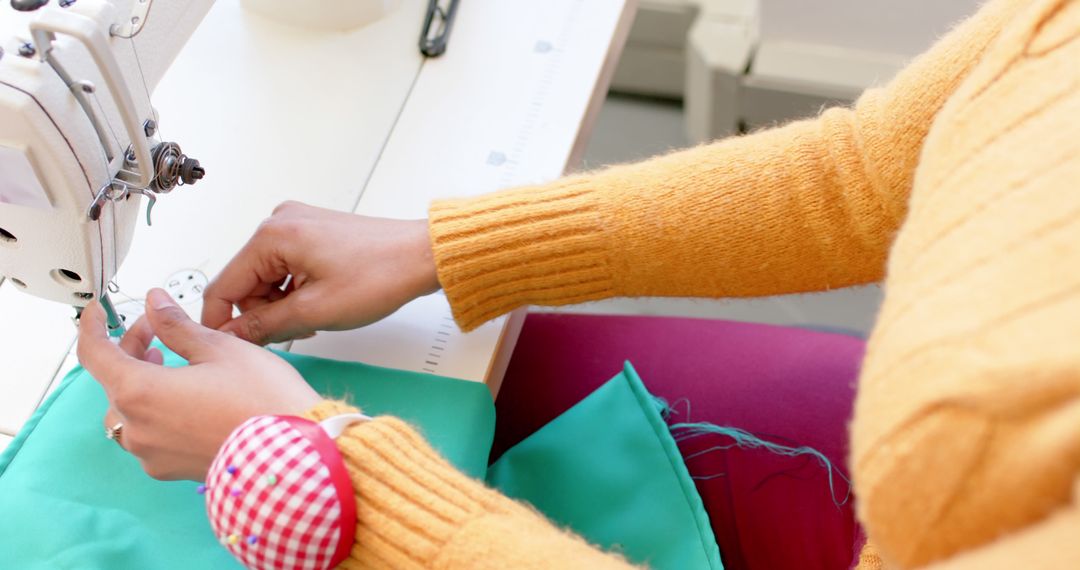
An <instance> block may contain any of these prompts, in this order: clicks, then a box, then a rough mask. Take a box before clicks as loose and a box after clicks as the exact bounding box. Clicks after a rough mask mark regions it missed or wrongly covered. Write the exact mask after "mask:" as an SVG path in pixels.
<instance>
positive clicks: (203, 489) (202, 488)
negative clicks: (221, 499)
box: [195, 485, 206, 495]
mask: <svg viewBox="0 0 1080 570" xmlns="http://www.w3.org/2000/svg"><path fill="white" fill-rule="evenodd" d="M195 492H196V493H198V494H200V495H205V494H206V485H199V486H198V487H195Z"/></svg>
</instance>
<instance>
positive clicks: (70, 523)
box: [0, 350, 722, 570]
mask: <svg viewBox="0 0 1080 570" xmlns="http://www.w3.org/2000/svg"><path fill="white" fill-rule="evenodd" d="M164 353H165V358H166V364H167V365H169V366H179V365H183V360H182V359H180V358H179V357H177V356H176V355H175V354H172V353H171V352H169V351H167V350H165V351H164ZM282 356H283V357H284V358H285V359H286V360H288V361H289V362H290V364H292V365H293V366H294V367H295V368H296V369H297V370H298V371H300V373H301V374H302V375H303V376H304V378H305V379H306V380H307V381H308V382H310V383H311V384H312V386H314V387H315V388H316V390H318V391H319V392H320V393H322V394H326V395H328V396H331V397H339V398H348V399H350V400H352V401H354V402H357V403H358V404H359V405H360V406H361V407H363V408H364V411H365V412H367V413H370V414H383V413H385V414H393V415H396V416H398V417H401V418H403V419H405V420H407V421H409V422H411V423H412V424H413V425H415V426H417V427H419V428H420V430H421V431H422V432H423V433H424V434H425V435H426V436H427V437H428V438H429V439H430V440H431V442H432V444H433V445H434V446H435V447H436V448H437V449H438V450H439V451H440V452H442V453H443V454H444V455H445V456H446V457H447V458H448V459H450V461H452V462H453V463H454V464H455V465H456V466H457V467H459V468H460V469H462V470H463V471H465V472H466V473H468V474H470V475H472V476H474V477H482V476H483V474H484V473H485V471H486V472H487V476H488V480H489V482H490V483H491V484H492V485H494V486H496V487H498V488H499V489H501V490H502V491H503V492H505V493H507V494H509V495H510V496H512V497H516V498H519V499H522V500H526V501H529V502H531V503H532V504H533V505H535V506H536V507H537V508H539V509H540V510H541V511H542V512H544V513H545V514H546V515H547V516H549V517H551V518H552V519H553V520H555V521H556V522H557V523H559V524H562V525H565V526H568V527H570V528H572V529H574V530H575V531H577V532H578V533H580V534H582V535H583V536H585V537H586V538H587V539H588V540H589V541H590V542H592V543H594V544H597V545H600V546H603V547H606V548H613V549H616V550H619V551H621V552H623V553H624V554H625V555H626V556H627V558H629V559H630V560H633V561H635V562H639V563H647V564H649V565H650V566H651V567H653V568H656V569H659V570H664V569H679V570H684V569H695V568H710V569H716V570H718V569H721V568H722V565H721V563H720V554H719V551H718V549H717V546H716V541H715V539H714V537H713V534H712V530H711V527H710V526H709V521H708V517H707V515H706V514H705V510H704V506H703V505H702V501H701V498H700V497H699V496H698V494H697V492H696V490H695V488H694V485H693V482H692V481H691V479H690V476H689V473H688V472H687V470H686V467H685V465H684V464H683V462H682V458H681V457H680V455H679V452H678V449H677V448H676V446H675V442H674V440H673V439H672V438H671V435H670V434H669V433H668V430H667V427H666V425H665V424H664V422H663V420H662V419H661V417H660V413H659V411H658V408H657V407H656V405H655V403H654V402H653V400H652V398H651V397H650V396H649V395H648V393H647V392H646V391H645V388H644V387H643V386H642V384H641V381H640V379H639V378H638V377H637V374H635V373H634V370H633V369H632V368H631V367H630V365H629V364H627V365H626V368H625V370H624V372H623V373H621V374H619V375H618V376H616V377H615V378H614V379H612V380H611V381H609V382H608V383H607V384H605V385H604V386H602V387H601V388H600V389H598V390H597V391H596V392H594V393H593V394H592V395H590V396H588V397H587V398H585V399H584V400H582V401H581V402H580V403H579V404H577V405H576V406H575V407H574V408H572V409H571V410H569V411H567V412H566V413H564V414H563V415H561V416H559V417H558V418H556V419H555V420H554V421H552V422H551V423H550V424H549V425H547V426H545V427H544V428H542V429H540V430H539V431H538V432H536V433H535V434H533V435H532V436H530V437H529V438H528V439H526V440H525V441H523V442H522V443H520V444H518V445H517V446H515V447H514V448H513V449H511V450H509V451H507V453H506V454H504V455H503V457H502V458H500V460H499V461H498V462H497V463H496V464H494V465H493V466H491V468H490V469H487V457H488V453H489V450H490V448H491V441H492V437H493V433H494V407H493V405H492V402H491V396H490V393H489V392H488V389H487V387H486V386H484V385H482V384H478V383H473V382H464V381H460V380H453V379H449V378H441V377H435V376H430V375H425V374H414V373H409V372H402V371H396V370H388V369H383V368H377V367H373V366H366V365H363V364H356V363H349V362H337V361H331V360H324V359H319V358H312V357H305V356H297V355H291V354H282ZM106 404H107V402H106V400H105V395H104V393H103V392H102V390H101V388H100V386H99V385H98V384H97V383H96V382H94V381H93V379H92V378H90V377H89V376H88V374H87V373H86V371H84V370H82V369H77V370H75V371H73V372H72V373H71V374H69V375H68V376H67V377H66V378H65V379H64V381H63V382H62V384H61V385H60V386H59V387H58V388H57V389H56V391H55V392H54V393H53V394H52V395H51V396H50V397H49V399H48V400H47V401H46V402H45V404H43V405H42V406H41V408H39V409H38V411H37V412H36V413H35V414H34V416H33V417H32V418H31V419H30V421H29V422H27V424H26V426H25V427H24V428H23V430H22V431H21V432H20V433H19V435H18V436H17V437H16V438H15V440H14V441H13V442H12V443H11V445H9V447H8V448H7V450H6V451H5V452H4V453H3V454H2V455H0V568H2V569H5V570H6V569H8V568H12V569H16V568H17V569H19V570H65V569H79V570H98V569H101V570H106V569H108V570H126V569H132V570H135V569H138V570H158V569H162V570H165V569H185V570H187V569H191V568H199V569H217V568H224V569H229V568H233V569H236V568H240V565H239V563H237V562H236V561H235V560H234V559H233V558H232V556H230V555H229V554H228V552H227V551H226V550H225V549H224V548H221V547H220V546H219V545H218V544H217V540H216V538H215V537H214V536H213V534H212V532H211V530H210V525H209V523H208V521H207V519H206V515H205V512H204V506H203V501H202V497H200V496H199V495H197V494H196V493H195V487H196V484H195V483H191V482H160V481H155V480H153V479H151V478H149V477H147V476H146V475H145V474H144V473H143V471H142V469H141V468H140V467H139V464H138V462H137V461H136V460H135V458H134V457H132V456H131V455H130V454H128V453H126V452H124V451H123V450H122V449H120V447H119V446H117V445H116V444H114V443H113V442H111V441H108V440H107V439H105V437H104V435H103V433H102V431H103V430H102V423H101V418H102V417H103V415H104V413H105V407H106ZM361 508H362V505H361Z"/></svg>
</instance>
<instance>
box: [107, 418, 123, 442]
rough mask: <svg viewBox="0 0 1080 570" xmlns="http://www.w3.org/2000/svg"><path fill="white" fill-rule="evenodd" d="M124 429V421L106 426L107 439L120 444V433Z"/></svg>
mask: <svg viewBox="0 0 1080 570" xmlns="http://www.w3.org/2000/svg"><path fill="white" fill-rule="evenodd" d="M123 430H124V422H117V423H116V425H114V426H113V427H107V428H105V437H106V439H111V440H113V441H115V442H116V443H117V445H119V444H120V433H121V432H122V431H123Z"/></svg>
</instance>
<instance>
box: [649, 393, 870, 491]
mask: <svg viewBox="0 0 1080 570" xmlns="http://www.w3.org/2000/svg"><path fill="white" fill-rule="evenodd" d="M684 401H685V402H686V417H687V419H689V416H690V401H689V400H687V399H686V398H680V399H678V400H676V401H675V403H676V404H678V403H679V402H684ZM653 403H654V404H655V405H656V407H657V410H659V412H660V416H661V417H663V418H664V420H669V419H670V418H671V416H673V415H676V414H678V413H679V412H678V411H676V410H674V409H673V406H672V405H670V404H668V402H667V400H665V399H664V398H661V397H658V396H653ZM668 429H669V430H671V435H672V437H673V438H674V439H675V441H676V442H683V441H686V440H688V439H692V438H695V437H698V436H702V435H708V434H712V435H721V436H725V437H728V438H730V439H731V440H732V443H730V444H725V445H714V446H712V447H709V448H707V449H703V450H701V451H695V452H694V453H691V454H689V455H686V456H684V457H683V459H684V460H685V461H690V460H691V459H693V458H695V457H700V456H702V455H706V454H709V453H712V452H714V451H724V450H728V449H732V448H735V447H738V448H740V449H764V450H765V451H768V452H769V453H774V454H776V455H782V456H784V457H799V456H808V457H812V458H814V459H816V460H817V462H818V464H820V465H821V466H822V467H823V468H825V471H826V473H827V474H828V478H829V495H830V496H831V497H832V501H833V504H835V505H836V506H837V507H840V506H843V505H844V504H846V503H847V502H848V500H849V499H850V498H851V480H850V479H848V478H847V477H846V476H845V475H844V474H843V473H842V472H841V471H840V470H839V469H837V468H836V466H834V465H833V464H832V462H831V461H829V458H828V457H825V455H824V454H823V453H821V452H820V451H818V450H816V449H814V448H813V447H810V446H807V445H801V446H798V447H792V446H787V445H782V444H779V443H774V442H771V441H766V440H764V439H761V438H760V437H757V436H756V435H754V434H752V433H750V432H748V431H746V430H744V429H740V428H736V427H727V426H718V425H716V424H712V423H709V422H689V421H687V422H676V423H672V424H669V425H668ZM676 432H678V433H676ZM834 473H835V475H834ZM723 476H724V474H723V473H719V474H714V475H699V476H694V479H695V480H698V481H707V480H709V479H716V478H717V477H723ZM835 477H839V478H840V479H842V480H843V481H844V483H845V484H846V485H847V491H845V492H844V497H843V498H842V499H839V500H838V499H837V498H836V481H835Z"/></svg>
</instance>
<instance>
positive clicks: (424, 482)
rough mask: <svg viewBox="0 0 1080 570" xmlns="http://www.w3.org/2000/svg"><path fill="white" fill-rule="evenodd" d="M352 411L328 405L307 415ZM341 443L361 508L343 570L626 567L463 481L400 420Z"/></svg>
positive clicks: (369, 425)
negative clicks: (386, 569)
mask: <svg viewBox="0 0 1080 570" xmlns="http://www.w3.org/2000/svg"><path fill="white" fill-rule="evenodd" d="M355 411H356V408H353V407H351V406H348V405H346V404H344V403H341V402H335V401H324V402H322V403H320V404H319V405H317V406H316V407H315V408H313V409H311V410H309V411H308V412H307V413H305V414H304V417H306V418H308V419H310V420H313V421H321V420H323V419H326V418H329V417H332V416H335V415H338V414H343V413H350V412H355ZM337 445H338V449H339V450H340V451H341V454H342V457H343V458H344V459H345V464H346V468H347V470H348V472H349V477H350V479H351V480H352V483H353V488H354V489H355V491H356V504H357V526H356V542H355V543H354V545H353V548H352V552H351V554H350V556H349V558H348V559H347V560H346V561H345V562H343V563H342V564H341V565H340V566H339V568H346V569H360V568H396V569H400V570H410V569H421V568H439V569H445V570H455V569H459V568H460V569H470V570H472V569H476V570H485V569H492V570H495V569H502V568H523V569H555V568H558V569H563V568H566V569H573V568H589V569H596V570H628V569H630V568H632V567H631V566H630V565H629V564H628V563H627V562H626V561H625V560H623V559H622V558H620V557H618V556H616V555H614V554H607V553H604V552H602V551H600V550H598V549H596V548H594V547H592V546H590V545H589V544H588V543H586V542H585V541H584V540H582V539H581V538H579V537H577V536H575V535H573V534H571V533H569V532H566V531H563V530H560V529H558V528H556V527H555V526H553V525H552V524H551V523H550V522H548V521H547V520H546V519H544V517H543V516H542V515H540V514H539V513H537V512H536V511H534V510H532V509H530V508H528V507H527V506H525V505H522V504H520V503H517V502H515V501H512V500H510V499H508V498H506V497H505V496H503V495H501V494H499V493H498V492H496V491H494V490H492V489H490V488H488V487H486V486H484V484H483V483H480V482H479V481H475V480H473V479H470V478H469V477H467V476H466V475H464V474H462V473H461V472H459V471H458V470H456V469H455V468H454V467H453V466H451V465H450V464H449V463H448V462H447V461H446V460H445V459H443V458H442V457H440V456H439V454H438V453H436V452H435V451H434V450H433V449H432V448H431V446H430V445H428V443H427V442H426V441H425V440H424V439H423V438H422V437H421V436H420V435H419V434H418V433H417V432H416V431H415V430H414V429H412V428H411V427H410V426H409V425H408V424H406V423H405V422H402V421H401V420H398V419H395V418H390V417H379V418H375V419H374V420H372V421H370V422H365V423H362V424H357V425H355V426H352V427H350V428H349V429H348V430H346V431H345V433H344V434H342V435H341V437H339V438H338V440H337Z"/></svg>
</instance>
